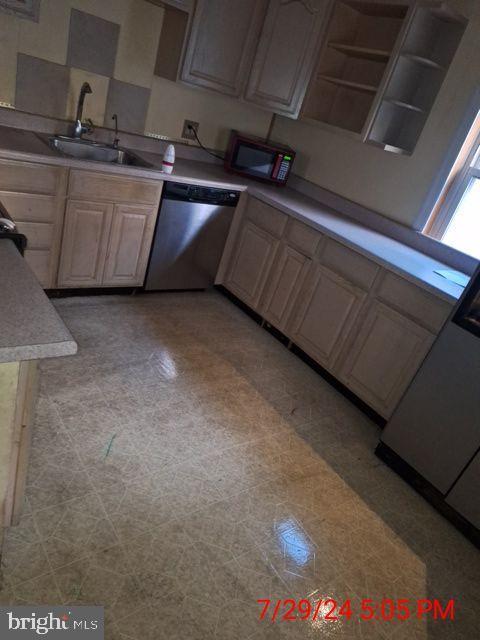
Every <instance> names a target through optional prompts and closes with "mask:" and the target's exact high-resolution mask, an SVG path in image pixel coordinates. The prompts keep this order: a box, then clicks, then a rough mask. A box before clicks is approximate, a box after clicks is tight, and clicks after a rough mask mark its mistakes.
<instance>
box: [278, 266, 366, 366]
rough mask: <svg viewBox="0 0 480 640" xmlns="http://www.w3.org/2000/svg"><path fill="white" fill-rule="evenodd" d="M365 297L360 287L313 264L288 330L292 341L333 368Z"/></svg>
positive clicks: (317, 359)
mask: <svg viewBox="0 0 480 640" xmlns="http://www.w3.org/2000/svg"><path fill="white" fill-rule="evenodd" d="M366 297H367V294H366V292H365V291H363V290H362V289H360V288H359V287H357V286H355V285H353V284H352V283H350V282H348V281H347V280H345V279H344V278H342V277H341V276H339V275H337V274H336V273H334V272H333V271H330V270H329V269H326V268H325V267H323V266H322V265H321V264H319V263H313V264H312V268H311V271H310V273H309V275H308V277H307V282H306V284H305V287H304V289H303V290H302V291H301V292H300V295H299V298H298V310H297V312H296V313H295V315H294V317H293V318H292V321H291V323H290V326H289V329H288V335H289V337H290V339H291V340H293V342H295V344H297V345H298V346H299V347H300V348H301V349H303V350H304V351H305V352H306V353H308V355H310V356H311V357H312V358H314V359H315V360H316V361H317V362H318V363H319V364H321V365H322V366H324V367H326V368H327V369H331V368H332V367H333V365H334V364H335V361H336V359H337V356H338V355H339V353H340V350H341V348H342V346H343V343H344V342H345V339H346V338H347V336H348V334H349V332H350V330H351V329H352V327H353V325H354V323H355V321H356V318H357V315H358V312H359V311H360V308H361V306H362V304H363V301H364V300H365V298H366Z"/></svg>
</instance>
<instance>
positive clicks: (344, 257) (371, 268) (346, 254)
mask: <svg viewBox="0 0 480 640" xmlns="http://www.w3.org/2000/svg"><path fill="white" fill-rule="evenodd" d="M321 262H322V264H323V265H324V266H325V267H327V268H328V269H331V270H332V271H334V272H335V273H337V274H338V275H340V276H343V277H344V278H345V279H346V280H348V281H349V282H351V283H353V284H356V285H357V286H359V287H361V288H362V289H365V290H366V291H368V290H369V289H370V288H371V287H372V285H373V282H374V280H375V278H376V276H377V273H378V272H379V270H380V267H379V266H378V265H376V264H375V263H374V262H372V261H371V260H368V258H365V257H364V256H362V255H360V254H359V253H357V252H356V251H352V249H349V248H348V247H344V246H343V245H342V244H340V243H339V242H335V240H328V241H327V243H326V245H325V248H324V250H323V253H322V257H321Z"/></svg>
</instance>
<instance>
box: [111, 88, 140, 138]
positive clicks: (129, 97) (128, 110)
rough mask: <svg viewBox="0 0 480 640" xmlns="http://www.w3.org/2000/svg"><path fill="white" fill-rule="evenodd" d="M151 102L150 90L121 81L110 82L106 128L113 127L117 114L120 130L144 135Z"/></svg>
mask: <svg viewBox="0 0 480 640" xmlns="http://www.w3.org/2000/svg"><path fill="white" fill-rule="evenodd" d="M149 100H150V89H145V88H144V87H137V86H136V85H134V84H128V83H127V82H120V81H119V80H110V86H109V89H108V97H107V108H106V110H105V126H106V127H111V126H112V121H111V118H112V115H113V114H114V113H116V114H117V115H118V127H119V129H121V130H122V131H132V132H134V133H143V132H144V130H145V121H146V118H147V110H148V102H149Z"/></svg>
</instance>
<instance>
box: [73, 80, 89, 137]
mask: <svg viewBox="0 0 480 640" xmlns="http://www.w3.org/2000/svg"><path fill="white" fill-rule="evenodd" d="M87 93H92V87H91V86H90V85H89V84H88V82H84V83H83V84H82V88H81V89H80V95H79V96H78V103H77V115H76V116H75V126H74V130H73V135H74V137H75V138H81V137H82V133H84V132H85V131H86V129H85V128H84V126H83V125H82V117H83V103H84V102H85V96H86V95H87Z"/></svg>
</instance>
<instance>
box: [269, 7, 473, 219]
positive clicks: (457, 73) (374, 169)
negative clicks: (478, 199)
mask: <svg viewBox="0 0 480 640" xmlns="http://www.w3.org/2000/svg"><path fill="white" fill-rule="evenodd" d="M455 5H456V6H457V8H458V9H459V10H461V11H462V12H463V14H464V15H467V16H469V17H471V21H470V23H469V26H468V28H467V31H466V33H465V35H464V38H463V40H462V43H461V45H460V48H459V50H458V51H457V55H456V57H455V59H454V61H453V64H452V66H451V69H450V71H449V73H448V76H447V78H446V80H445V83H444V85H443V87H442V90H441V92H440V95H439V97H438V99H437V101H436V103H435V105H434V108H433V110H432V113H431V116H430V118H429V119H428V122H427V124H426V126H425V129H424V131H423V133H422V136H421V138H420V140H419V142H418V144H417V147H416V149H415V151H414V153H413V155H412V156H400V155H396V154H392V153H388V152H385V151H382V150H380V149H377V148H375V147H371V146H369V145H366V144H363V143H361V142H359V141H357V140H354V139H352V138H350V137H348V136H346V135H342V134H338V133H332V132H330V131H327V130H326V129H322V128H321V125H311V124H307V123H302V122H296V121H293V120H289V119H288V118H283V117H279V118H277V121H276V123H275V127H274V131H273V137H274V139H276V140H278V141H282V142H286V143H288V144H290V145H291V146H292V147H293V148H294V149H296V150H297V152H298V156H297V159H296V161H295V168H294V171H295V173H298V174H299V175H301V176H302V177H304V178H306V179H307V180H311V181H312V182H315V183H316V184H318V185H320V186H322V187H324V188H326V189H329V190H331V191H334V192H336V193H339V194H340V195H342V196H344V197H346V198H348V199H350V200H353V201H355V202H358V203H359V204H362V205H364V206H366V207H369V208H371V209H373V210H374V211H377V212H378V213H382V214H383V215H385V216H387V217H389V218H392V219H393V220H396V221H398V222H400V223H402V224H405V225H407V226H411V225H412V223H413V221H414V220H415V218H416V217H417V215H418V214H419V212H420V211H421V208H422V204H423V201H424V199H425V197H426V194H427V192H428V190H429V187H430V185H431V183H432V181H433V178H434V176H435V174H436V172H437V171H438V169H439V167H440V165H441V163H442V158H443V156H444V154H445V152H446V149H447V148H448V146H449V144H450V142H451V140H452V137H453V135H454V133H455V130H456V128H457V127H458V126H459V124H460V121H461V119H462V116H463V113H464V111H465V109H466V105H467V104H468V100H469V98H470V96H471V95H472V93H473V90H474V89H475V88H478V86H479V85H480V0H464V1H463V2H462V1H461V0H457V2H455Z"/></svg>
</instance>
